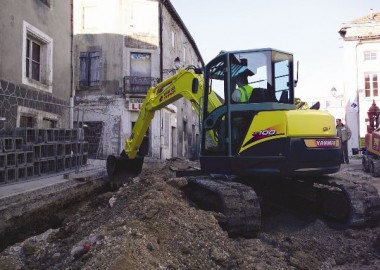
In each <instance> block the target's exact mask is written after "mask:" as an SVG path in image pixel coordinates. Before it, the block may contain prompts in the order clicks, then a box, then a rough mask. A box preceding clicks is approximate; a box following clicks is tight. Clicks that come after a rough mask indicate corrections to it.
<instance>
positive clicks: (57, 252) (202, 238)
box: [0, 159, 380, 270]
mask: <svg viewBox="0 0 380 270" xmlns="http://www.w3.org/2000/svg"><path fill="white" fill-rule="evenodd" d="M197 166H198V164H197V163H195V162H190V161H188V160H182V159H175V160H169V161H167V162H164V163H146V164H144V170H143V172H142V174H141V175H140V176H139V177H136V178H134V179H133V180H131V181H130V182H129V183H127V184H125V185H124V186H123V187H121V188H120V189H119V190H117V191H108V192H105V193H103V194H100V195H98V196H92V197H90V198H89V199H88V200H85V201H82V202H81V203H79V204H77V205H76V206H75V207H74V208H72V209H71V210H70V214H67V215H66V218H65V219H64V220H63V221H62V222H61V226H60V227H59V228H56V229H49V230H47V231H45V232H44V233H42V234H39V235H35V236H32V237H30V238H28V239H26V240H24V241H23V242H20V243H17V244H14V245H12V246H8V247H7V248H6V249H5V250H3V251H2V252H1V253H0V269H115V270H116V269H146V270H148V269H380V237H379V235H380V234H379V233H380V227H374V228H365V229H357V230H353V229H337V228H334V227H332V226H330V225H328V224H327V223H325V222H324V221H323V220H321V219H319V218H318V217H316V216H313V215H312V214H310V215H308V214H305V213H301V212H299V211H297V210H289V209H285V208H278V207H270V206H266V207H265V209H263V222H262V224H263V225H262V230H261V232H260V233H259V234H258V236H257V238H254V239H243V238H229V237H228V235H227V233H226V232H225V231H223V230H222V229H221V228H220V226H219V225H218V222H217V218H216V217H217V214H216V213H213V212H207V211H203V210H201V209H199V208H197V207H196V206H195V205H194V204H193V203H192V202H190V201H188V200H187V198H186V196H185V194H184V193H183V192H182V191H181V189H180V187H181V186H183V185H185V184H186V180H185V179H183V178H175V174H174V172H173V170H175V169H185V168H189V167H197ZM350 168H351V167H346V169H345V170H342V172H340V173H338V175H340V176H341V177H345V178H352V179H353V180H358V179H359V180H361V181H367V182H373V183H374V184H377V181H378V180H377V179H375V178H372V177H370V176H367V175H365V174H363V173H360V172H358V170H356V169H350Z"/></svg>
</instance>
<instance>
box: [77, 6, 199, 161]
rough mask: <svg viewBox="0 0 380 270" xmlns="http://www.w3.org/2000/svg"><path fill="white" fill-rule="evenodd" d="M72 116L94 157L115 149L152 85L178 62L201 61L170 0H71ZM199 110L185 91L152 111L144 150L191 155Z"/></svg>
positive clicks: (166, 155) (116, 151)
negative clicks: (146, 144)
mask: <svg viewBox="0 0 380 270" xmlns="http://www.w3.org/2000/svg"><path fill="white" fill-rule="evenodd" d="M74 22H75V23H74V50H73V52H74V53H73V63H74V74H75V76H74V88H75V97H76V99H75V105H76V108H77V110H76V111H75V114H74V115H75V116H74V121H76V122H77V123H78V125H79V126H83V127H84V128H85V129H86V134H87V139H88V140H89V141H90V152H91V153H93V154H94V155H95V157H106V156H107V155H109V154H119V153H120V152H121V151H122V149H124V141H125V138H126V137H127V136H129V135H130V134H131V130H132V127H133V125H134V123H135V121H136V120H137V117H138V113H139V109H140V106H141V105H142V102H143V99H144V98H145V94H146V92H147V90H148V88H149V87H150V86H154V85H156V84H157V83H159V82H161V81H162V80H164V79H165V78H167V77H169V76H171V75H173V74H174V73H175V70H174V62H175V60H176V59H177V60H180V62H181V65H182V67H186V66H189V65H195V66H200V65H203V64H204V63H203V60H202V57H201V55H200V53H199V51H198V48H197V46H196V44H195V42H194V40H193V38H192V36H191V35H190V33H189V31H188V30H187V28H186V26H185V25H184V23H183V22H182V20H181V18H180V17H179V15H178V13H177V12H176V11H175V9H174V7H173V5H172V4H171V2H170V1H157V0H121V1H116V0H109V1H100V0H77V1H74ZM198 122H199V120H198V117H197V116H196V114H195V113H194V111H193V109H192V107H191V104H190V103H189V102H188V101H186V100H184V99H183V98H182V99H180V100H178V101H176V102H175V103H173V104H170V105H169V106H167V107H165V108H164V109H161V110H159V111H157V112H156V114H155V117H154V119H153V121H152V123H151V125H150V128H149V142H150V143H149V155H150V156H152V157H154V158H161V159H165V158H171V157H177V156H180V157H187V158H195V157H196V156H197V153H198V145H199V127H198Z"/></svg>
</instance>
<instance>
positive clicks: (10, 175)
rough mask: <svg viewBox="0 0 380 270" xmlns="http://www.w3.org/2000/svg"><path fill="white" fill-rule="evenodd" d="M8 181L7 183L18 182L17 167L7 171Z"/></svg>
mask: <svg viewBox="0 0 380 270" xmlns="http://www.w3.org/2000/svg"><path fill="white" fill-rule="evenodd" d="M5 177H6V179H7V182H8V183H9V182H15V181H16V180H17V171H16V168H15V167H12V168H7V169H6V176H5Z"/></svg>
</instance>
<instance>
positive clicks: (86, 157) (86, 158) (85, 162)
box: [81, 154, 88, 166]
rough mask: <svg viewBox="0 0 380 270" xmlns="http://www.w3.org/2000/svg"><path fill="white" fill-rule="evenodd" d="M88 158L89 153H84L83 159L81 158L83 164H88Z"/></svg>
mask: <svg viewBox="0 0 380 270" xmlns="http://www.w3.org/2000/svg"><path fill="white" fill-rule="evenodd" d="M87 160H88V154H83V155H82V159H81V164H82V166H83V165H86V164H87Z"/></svg>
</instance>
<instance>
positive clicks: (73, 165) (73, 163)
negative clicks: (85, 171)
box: [71, 155, 80, 168]
mask: <svg viewBox="0 0 380 270" xmlns="http://www.w3.org/2000/svg"><path fill="white" fill-rule="evenodd" d="M79 161H80V159H79V157H78V156H76V155H73V156H72V157H71V168H76V166H79V165H80V164H79V163H77V162H79Z"/></svg>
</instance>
